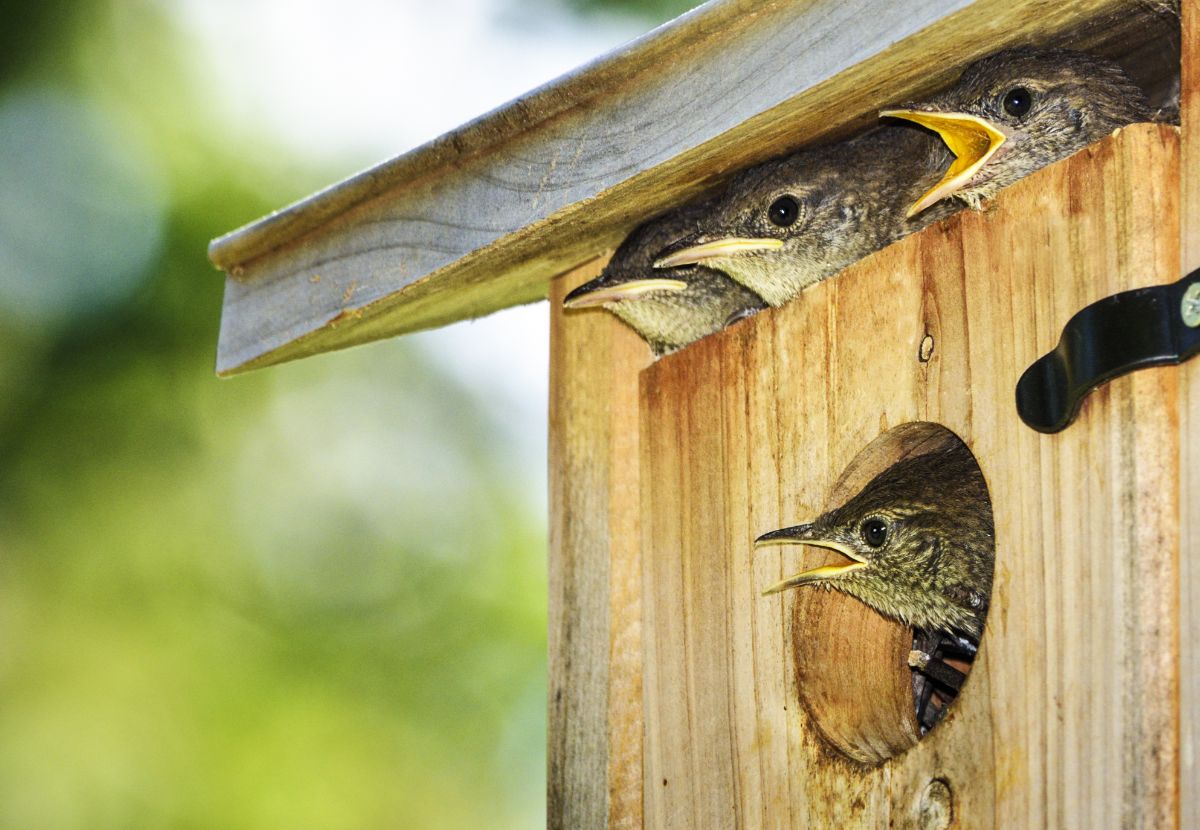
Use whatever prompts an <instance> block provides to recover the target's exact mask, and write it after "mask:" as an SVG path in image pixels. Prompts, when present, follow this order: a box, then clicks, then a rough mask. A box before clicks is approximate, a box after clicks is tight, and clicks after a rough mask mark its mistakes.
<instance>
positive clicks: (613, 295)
mask: <svg viewBox="0 0 1200 830" xmlns="http://www.w3.org/2000/svg"><path fill="white" fill-rule="evenodd" d="M687 287H688V284H687V283H686V282H684V281H683V280H669V279H663V278H659V277H654V278H650V279H644V280H630V281H629V282H622V283H617V284H616V285H604V286H601V287H599V288H595V289H592V290H591V291H584V292H582V293H576V291H578V289H576V291H572V292H571V293H570V294H568V295H567V296H566V298H565V299H564V300H563V306H564V307H565V308H588V307H590V306H596V305H604V304H605V303H615V302H620V301H621V300H632V299H634V298H636V297H641V296H644V295H646V294H649V293H650V292H652V291H683V290H684V289H685V288H687Z"/></svg>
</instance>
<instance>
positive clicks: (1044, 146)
mask: <svg viewBox="0 0 1200 830" xmlns="http://www.w3.org/2000/svg"><path fill="white" fill-rule="evenodd" d="M881 114H882V115H885V116H889V117H891V118H893V119H906V120H908V121H914V122H916V123H918V124H920V125H921V126H922V127H925V128H928V129H929V130H930V131H931V132H925V131H923V130H918V129H915V128H908V127H906V125H900V124H897V123H895V122H894V121H893V122H892V124H889V125H887V126H884V127H881V128H880V129H877V130H874V131H872V132H869V133H866V134H864V135H861V136H858V137H856V138H852V139H849V140H847V141H843V142H840V143H837V144H831V145H826V146H823V147H816V148H811V149H805V150H801V151H800V152H798V153H795V154H793V155H791V156H787V157H785V158H782V159H777V160H775V161H770V162H767V163H765V164H762V165H759V166H757V167H753V168H750V169H748V170H746V171H744V172H743V173H741V174H740V175H738V176H737V177H736V178H735V179H734V180H733V182H732V183H731V185H730V187H729V188H728V190H727V191H726V193H725V194H724V195H723V196H722V197H721V198H720V199H718V200H717V201H716V202H715V203H714V208H713V210H712V211H711V214H710V215H709V216H707V217H705V219H704V221H703V222H702V223H701V226H700V228H699V229H698V230H697V232H696V233H694V234H693V235H692V236H690V237H688V238H686V239H684V240H681V241H680V242H679V243H677V244H676V245H674V246H672V247H671V248H670V249H668V250H666V251H664V252H663V255H662V256H660V257H659V259H658V260H657V261H656V262H655V267H656V268H659V269H661V270H662V274H663V276H669V275H670V273H671V270H670V269H672V268H676V267H679V266H683V265H700V264H703V265H706V266H709V267H712V268H718V269H720V270H722V271H724V272H725V273H727V274H728V275H729V276H731V277H732V278H733V279H735V280H737V281H738V282H739V283H741V284H742V285H745V286H746V287H747V288H749V289H751V290H752V291H754V292H756V293H757V294H759V295H761V296H762V297H763V299H765V300H766V301H767V302H768V303H770V304H771V305H773V306H779V305H783V304H784V303H786V302H787V301H788V300H790V299H791V298H792V297H794V296H796V295H797V294H798V293H799V292H800V291H801V290H802V289H803V288H805V287H806V286H808V285H810V284H812V283H814V282H816V281H818V280H821V279H824V278H826V277H828V276H830V275H832V274H834V273H836V272H837V271H839V270H841V269H842V268H844V267H845V266H847V265H849V264H851V263H853V262H856V261H857V260H859V259H861V258H862V257H864V256H866V255H867V254H869V253H871V252H873V251H876V250H879V249H880V248H883V247H886V246H887V245H888V244H890V243H892V242H894V241H896V240H897V239H900V238H902V237H904V236H907V235H908V234H910V233H913V232H914V231H918V230H921V229H922V228H924V227H926V226H928V225H930V224H932V223H933V222H936V221H938V220H940V219H942V218H944V217H946V216H948V215H950V214H951V213H954V212H956V211H957V210H959V209H961V207H962V204H963V203H966V204H969V205H972V206H974V207H978V206H979V205H980V203H981V201H982V200H983V199H985V198H988V197H990V196H992V195H993V194H994V193H995V192H996V191H997V190H999V189H1000V188H1001V187H1004V186H1006V185H1008V184H1011V183H1012V182H1014V181H1016V180H1017V179H1019V178H1021V177H1022V176H1025V175H1028V174H1029V173H1032V172H1033V171H1034V170H1037V169H1038V168H1040V167H1043V166H1045V165H1047V164H1050V163H1051V162H1054V161H1057V160H1059V159H1061V158H1064V157H1065V156H1067V155H1070V154H1071V153H1074V152H1075V151H1077V150H1080V149H1082V148H1083V147H1085V146H1086V145H1087V144H1089V143H1091V142H1093V141H1096V140H1097V139H1099V138H1102V137H1103V136H1105V135H1107V134H1109V133H1110V132H1112V131H1113V130H1114V129H1116V128H1117V127H1120V126H1123V125H1125V124H1129V123H1133V122H1136V121H1145V120H1149V119H1150V110H1149V106H1148V104H1147V102H1146V98H1145V95H1144V94H1143V93H1142V91H1141V90H1140V89H1139V88H1138V87H1137V86H1136V85H1134V84H1133V82H1132V81H1131V80H1130V79H1129V77H1128V76H1127V75H1126V74H1125V72H1124V71H1123V70H1122V69H1121V68H1120V67H1119V66H1117V65H1116V64H1114V63H1112V62H1110V61H1106V60H1102V59H1100V58H1094V57H1091V56H1089V55H1084V54H1081V53H1078V52H1068V51H1063V50H1052V51H1036V50H1029V49H1018V50H1008V51H1005V52H999V53H997V54H995V55H992V56H990V57H987V58H984V59H983V60H980V61H978V62H976V63H975V64H972V65H971V66H970V67H968V69H967V70H966V71H965V72H964V73H963V75H962V77H961V78H960V79H959V81H958V82H957V83H956V84H955V85H954V86H953V87H951V88H950V89H947V90H946V91H944V92H942V93H941V94H939V95H937V96H935V97H934V98H931V99H929V100H928V101H926V102H922V103H917V104H911V105H908V106H905V107H900V108H894V109H889V110H884V111H883V113H881ZM949 196H954V197H956V198H955V199H948V198H947V197H949Z"/></svg>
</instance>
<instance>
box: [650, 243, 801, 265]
mask: <svg viewBox="0 0 1200 830" xmlns="http://www.w3.org/2000/svg"><path fill="white" fill-rule="evenodd" d="M782 247H783V240H782V239H772V238H771V237H766V238H763V239H745V238H742V237H736V236H731V237H729V238H727V239H714V240H713V241H712V242H705V243H704V244H702V245H693V246H692V247H691V248H684V249H683V250H682V251H676V252H675V253H673V254H671V255H670V256H666V257H663V258H662V259H660V260H659V261H658V262H656V263H654V267H655V268H678V267H679V266H680V265H692V264H693V263H697V262H704V261H705V260H707V259H716V258H717V257H729V256H733V255H734V254H741V253H746V252H747V251H773V250H777V249H779V248H782Z"/></svg>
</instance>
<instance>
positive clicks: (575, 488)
mask: <svg viewBox="0 0 1200 830" xmlns="http://www.w3.org/2000/svg"><path fill="white" fill-rule="evenodd" d="M601 264H602V261H597V262H595V263H592V264H591V265H589V266H587V267H584V268H580V269H578V270H577V271H575V272H573V273H571V274H569V275H567V276H566V277H564V278H563V279H561V280H558V281H557V282H556V283H555V286H554V290H553V295H552V298H553V300H554V302H553V307H554V309H555V313H554V314H552V315H551V326H550V450H549V464H550V566H549V589H550V599H549V602H550V637H549V650H550V667H549V673H550V682H549V695H550V700H549V706H550V718H549V748H548V777H549V780H548V788H549V792H548V802H549V814H548V819H549V822H548V823H549V826H550V827H551V828H562V829H563V830H574V828H591V827H604V826H612V827H622V828H626V827H628V828H633V827H640V826H641V805H642V797H641V786H642V781H641V776H642V766H641V759H642V719H641V694H642V692H641V653H642V649H641V630H640V623H641V614H640V608H639V604H640V598H641V585H640V580H641V568H640V557H639V550H638V541H639V539H640V533H641V532H640V528H639V526H638V511H637V507H638V505H637V499H638V492H639V489H638V461H637V459H638V415H637V411H638V388H637V378H638V372H639V370H640V369H641V368H642V367H643V366H645V365H646V364H647V363H649V362H650V351H649V349H647V348H646V345H645V344H644V343H643V342H642V341H641V340H639V339H638V337H637V336H636V335H635V334H634V333H633V332H632V331H631V330H630V329H628V328H626V327H625V326H624V325H622V324H621V323H619V322H617V319H616V318H615V317H613V316H612V315H609V314H596V313H592V314H579V313H574V314H570V315H569V316H570V319H569V320H568V319H567V317H566V316H565V315H564V313H563V312H562V310H561V309H562V302H561V300H562V298H563V297H564V296H565V295H566V293H567V291H569V290H570V289H572V288H574V287H575V286H576V285H579V284H580V283H583V282H584V281H586V280H589V279H591V278H592V277H594V276H596V274H598V273H599V268H600V265H601Z"/></svg>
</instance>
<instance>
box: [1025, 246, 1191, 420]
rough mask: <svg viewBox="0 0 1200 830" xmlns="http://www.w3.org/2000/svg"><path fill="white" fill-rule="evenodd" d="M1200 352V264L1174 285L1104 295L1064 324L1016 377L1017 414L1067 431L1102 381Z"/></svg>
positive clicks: (1178, 361) (1173, 361)
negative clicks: (1043, 351)
mask: <svg viewBox="0 0 1200 830" xmlns="http://www.w3.org/2000/svg"><path fill="white" fill-rule="evenodd" d="M1197 351H1200V269H1198V270H1196V271H1193V272H1192V273H1190V274H1188V275H1187V276H1186V277H1184V278H1183V279H1181V280H1180V281H1179V282H1176V283H1173V284H1171V285H1156V286H1153V287H1151V288H1138V289H1135V290H1133V291H1123V292H1121V293H1120V294H1114V295H1112V296H1111V297H1105V298H1104V299H1103V300H1098V301H1097V302H1094V303H1092V304H1091V305H1089V306H1087V307H1086V308H1084V309H1083V310H1082V311H1080V312H1078V313H1077V314H1076V315H1075V316H1074V317H1072V318H1071V319H1070V320H1068V321H1067V324H1066V325H1065V326H1063V332H1062V337H1061V338H1059V341H1058V346H1056V347H1055V349H1054V351H1052V352H1050V353H1049V354H1047V355H1043V356H1042V357H1040V358H1038V359H1037V360H1036V361H1035V362H1034V363H1033V364H1032V365H1030V367H1029V368H1028V369H1026V370H1025V373H1024V374H1022V375H1021V379H1020V380H1019V381H1017V414H1019V415H1020V416H1021V420H1022V421H1024V422H1025V423H1026V424H1028V425H1029V426H1031V427H1032V428H1034V429H1036V430H1037V431H1038V432H1059V431H1060V430H1063V429H1066V427H1067V426H1069V425H1070V423H1071V421H1073V420H1075V415H1076V414H1077V413H1078V412H1079V406H1080V404H1082V403H1083V399H1084V397H1086V396H1087V394H1088V393H1089V392H1091V391H1092V390H1093V389H1095V388H1096V387H1097V386H1099V385H1100V384H1102V383H1106V382H1108V381H1110V380H1112V379H1113V378H1116V377H1119V376H1121V375H1124V374H1127V373H1128V372H1132V371H1134V370H1135V369H1142V368H1145V367H1147V366H1163V365H1169V364H1176V363H1182V362H1183V361H1185V360H1187V359H1188V358H1189V357H1191V356H1192V355H1194V354H1195V353H1196V352H1197Z"/></svg>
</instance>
